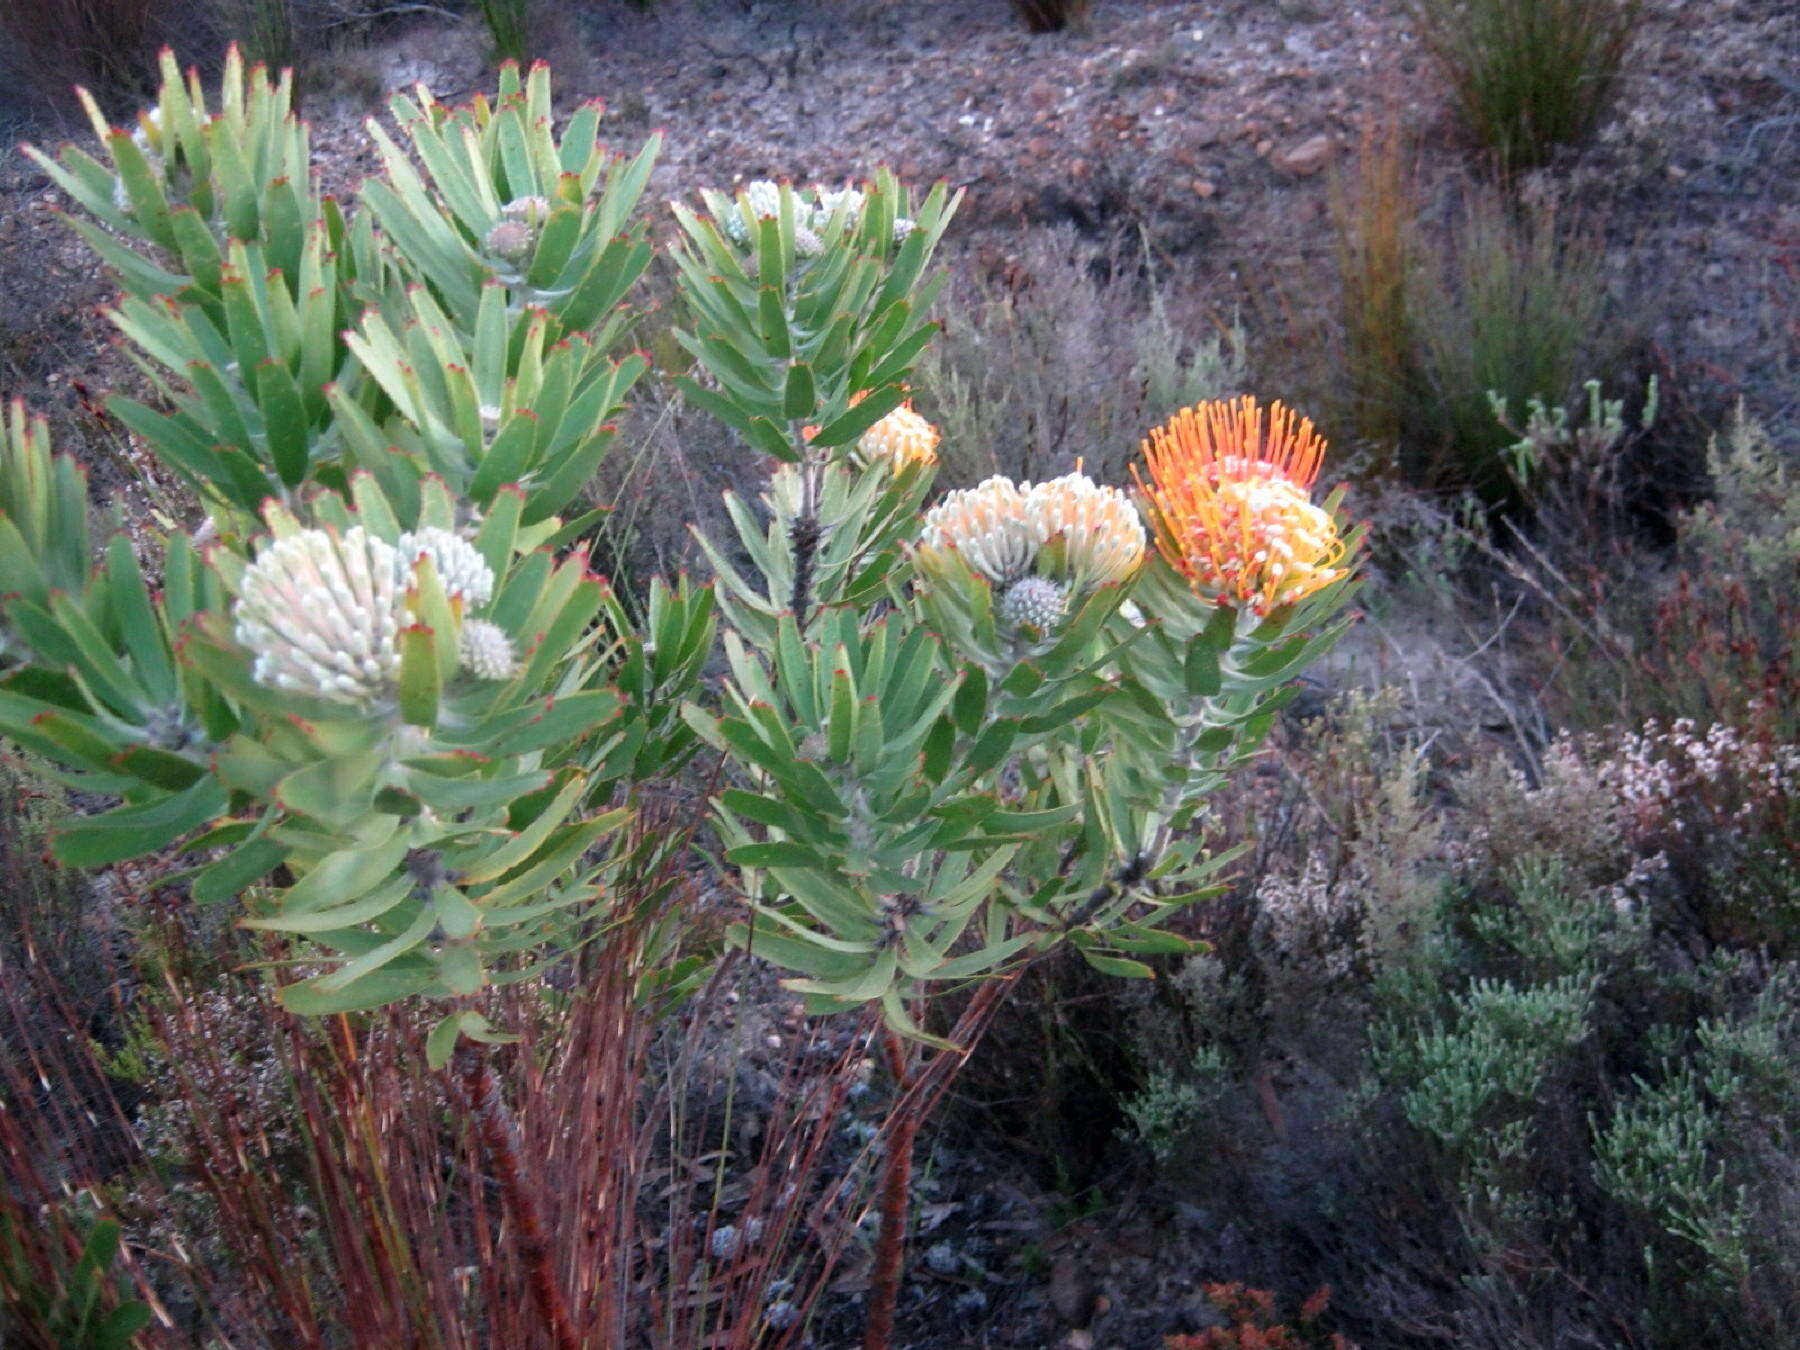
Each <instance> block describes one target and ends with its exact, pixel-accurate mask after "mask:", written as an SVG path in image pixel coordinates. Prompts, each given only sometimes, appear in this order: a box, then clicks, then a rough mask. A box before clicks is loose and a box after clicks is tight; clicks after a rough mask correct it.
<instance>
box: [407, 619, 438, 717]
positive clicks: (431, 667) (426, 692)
mask: <svg viewBox="0 0 1800 1350" xmlns="http://www.w3.org/2000/svg"><path fill="white" fill-rule="evenodd" d="M442 695H443V683H442V681H441V680H440V678H439V671H438V650H437V634H436V633H435V632H434V631H433V630H431V629H429V628H426V627H425V626H424V625H422V624H413V625H411V626H410V627H408V628H404V629H402V630H401V632H400V716H401V717H403V718H404V719H405V720H406V721H407V722H408V723H409V724H411V725H412V726H415V727H432V726H436V725H437V718H438V700H439V699H440V698H441V697H442Z"/></svg>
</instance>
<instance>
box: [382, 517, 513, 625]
mask: <svg viewBox="0 0 1800 1350" xmlns="http://www.w3.org/2000/svg"><path fill="white" fill-rule="evenodd" d="M399 547H400V557H401V561H402V563H403V564H404V565H405V566H406V567H407V568H408V569H409V570H410V569H411V567H412V566H413V565H414V564H415V563H417V561H418V560H419V558H420V557H422V556H423V557H428V558H430V559H431V564H432V566H433V567H435V568H436V569H437V574H438V581H439V582H440V583H441V584H442V585H443V588H444V594H445V595H446V596H447V597H448V598H450V599H451V600H461V601H462V602H463V604H464V606H465V607H467V608H469V609H480V608H481V607H482V606H483V605H485V604H486V603H487V602H488V601H489V600H491V599H493V598H494V570H493V569H492V568H491V567H489V566H488V565H487V559H486V558H484V557H482V556H481V553H480V551H479V550H477V549H476V547H475V545H473V544H471V543H470V542H469V541H468V540H467V539H464V538H463V537H462V536H461V535H460V534H457V533H455V532H454V531H452V530H444V529H439V528H438V527H436V526H434V525H428V526H426V527H425V528H424V529H422V530H415V531H413V532H412V533H410V534H403V535H401V536H400V545H399Z"/></svg>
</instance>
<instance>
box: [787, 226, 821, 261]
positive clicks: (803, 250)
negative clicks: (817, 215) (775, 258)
mask: <svg viewBox="0 0 1800 1350" xmlns="http://www.w3.org/2000/svg"><path fill="white" fill-rule="evenodd" d="M824 251H825V241H824V240H823V239H821V238H819V235H818V231H816V230H813V229H809V228H808V227H807V226H805V225H796V226H795V227H794V253H795V254H796V256H798V257H802V258H816V257H818V256H819V255H820V254H821V253H823V252H824Z"/></svg>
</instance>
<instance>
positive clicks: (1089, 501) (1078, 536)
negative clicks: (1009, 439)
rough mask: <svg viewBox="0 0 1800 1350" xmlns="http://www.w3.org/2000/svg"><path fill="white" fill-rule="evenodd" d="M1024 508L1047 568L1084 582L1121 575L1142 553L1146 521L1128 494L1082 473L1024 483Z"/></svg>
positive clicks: (1125, 574)
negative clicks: (1042, 481)
mask: <svg viewBox="0 0 1800 1350" xmlns="http://www.w3.org/2000/svg"><path fill="white" fill-rule="evenodd" d="M1022 490H1023V491H1024V493H1025V511H1026V514H1027V515H1028V516H1029V517H1030V519H1031V523H1032V527H1033V529H1034V530H1035V532H1036V534H1037V541H1038V544H1039V546H1040V547H1041V548H1043V549H1044V551H1045V553H1046V554H1047V555H1048V558H1047V561H1049V562H1050V563H1051V564H1052V567H1051V570H1053V571H1055V572H1057V573H1058V574H1060V575H1066V576H1070V577H1073V578H1075V579H1076V580H1077V581H1078V583H1079V584H1081V585H1083V586H1104V585H1107V584H1108V583H1110V582H1115V581H1123V580H1124V579H1125V578H1126V577H1128V576H1130V575H1131V574H1132V573H1133V572H1134V571H1136V570H1137V566H1138V563H1140V562H1141V561H1142V560H1143V557H1144V522H1143V521H1142V520H1141V519H1140V518H1139V516H1138V513H1137V508H1136V507H1134V506H1133V505H1132V504H1131V499H1130V498H1129V497H1127V496H1126V495H1125V494H1124V493H1123V492H1120V491H1119V489H1118V488H1115V487H1103V486H1101V485H1100V484H1098V483H1095V482H1094V480H1093V479H1091V478H1089V477H1088V476H1087V475H1086V474H1085V473H1080V472H1076V473H1066V474H1064V475H1063V476H1062V477H1061V478H1052V479H1051V480H1050V481H1049V482H1047V483H1037V484H1035V485H1034V484H1030V483H1027V484H1025V485H1024V487H1023V489H1022Z"/></svg>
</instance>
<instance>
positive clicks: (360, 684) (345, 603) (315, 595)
mask: <svg viewBox="0 0 1800 1350" xmlns="http://www.w3.org/2000/svg"><path fill="white" fill-rule="evenodd" d="M404 570H405V569H404V567H403V565H402V564H401V561H400V555H399V553H398V552H396V550H395V549H394V547H393V545H391V544H388V543H386V542H385V541H383V540H380V539H377V538H375V537H374V536H373V535H371V534H369V533H368V532H367V531H365V530H364V529H363V528H362V527H361V526H360V525H358V526H356V527H354V528H352V529H350V530H347V531H346V532H345V533H344V534H343V535H342V536H341V537H340V536H338V535H335V534H333V533H331V532H329V531H326V530H302V531H300V532H299V533H298V534H292V535H289V536H288V537H286V538H285V539H278V540H275V541H274V542H273V543H271V544H270V545H269V546H268V547H267V548H265V549H264V550H263V552H262V554H261V555H260V556H259V557H258V558H257V559H256V561H255V562H254V563H252V564H251V565H250V566H249V568H248V569H246V571H245V573H244V580H243V586H242V589H241V591H240V594H239V596H238V601H237V606H236V611H235V615H236V619H237V639H238V641H239V642H241V643H243V644H244V646H246V647H247V648H249V649H250V651H251V652H252V653H253V654H254V655H255V658H256V663H255V666H254V669H253V674H254V676H255V679H256V681H257V682H258V683H259V684H263V685H267V686H268V687H269V688H271V689H281V690H285V691H288V692H290V693H296V694H305V695H307V696H309V697H312V698H322V699H330V700H332V701H334V702H339V703H360V704H368V703H372V702H375V701H376V700H378V699H380V698H382V697H384V696H386V695H387V694H388V692H389V691H390V690H391V689H392V686H393V683H394V681H395V679H396V678H397V677H398V675H399V673H400V649H399V644H398V640H399V633H400V629H401V627H402V626H403V625H404V624H405V623H406V622H407V616H406V587H405V583H404V581H403V580H402V577H403V573H404Z"/></svg>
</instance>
